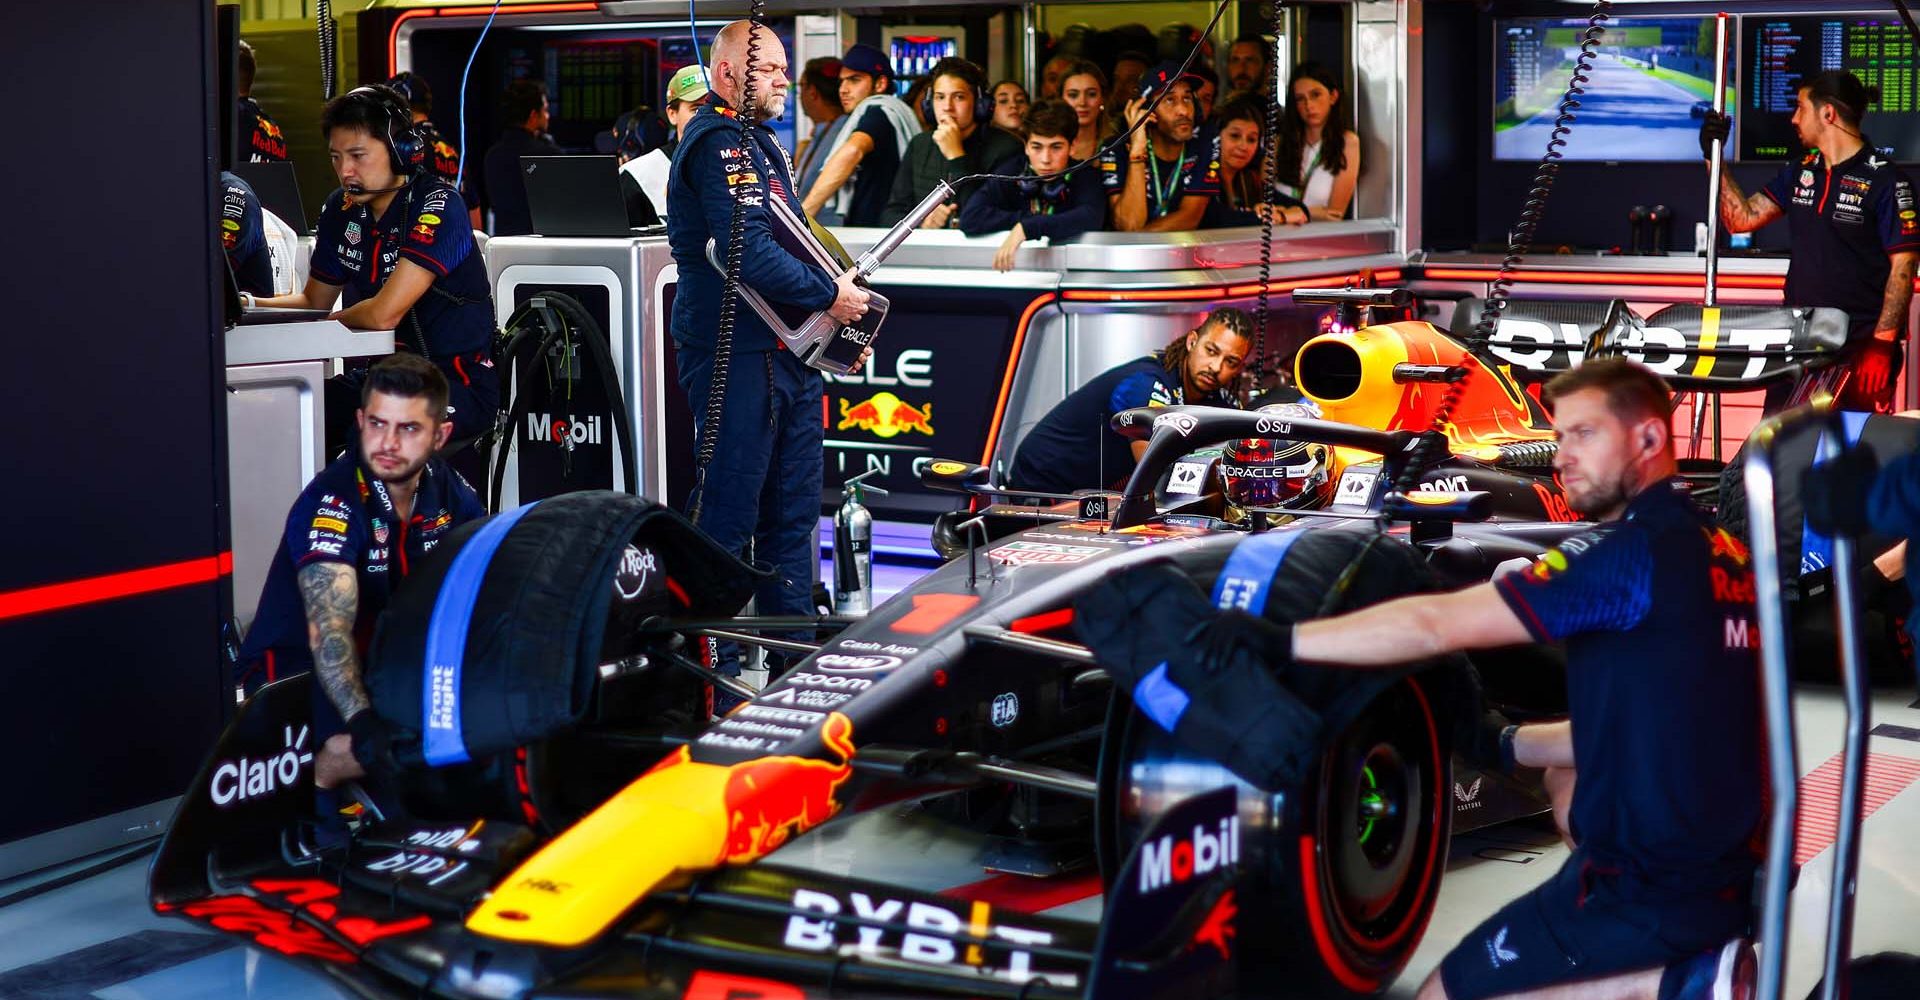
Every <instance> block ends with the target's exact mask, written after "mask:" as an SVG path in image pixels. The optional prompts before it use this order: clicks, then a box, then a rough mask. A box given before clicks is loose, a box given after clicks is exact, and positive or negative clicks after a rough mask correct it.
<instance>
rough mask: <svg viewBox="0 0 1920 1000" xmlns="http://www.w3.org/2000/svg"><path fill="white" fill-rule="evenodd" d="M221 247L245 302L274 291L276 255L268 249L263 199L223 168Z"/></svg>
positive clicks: (221, 181)
mask: <svg viewBox="0 0 1920 1000" xmlns="http://www.w3.org/2000/svg"><path fill="white" fill-rule="evenodd" d="M220 249H221V250H222V251H223V252H224V253H226V255H227V266H228V267H230V268H232V269H233V282H234V287H236V288H238V289H239V290H240V294H241V296H242V299H241V301H242V302H244V301H246V300H247V299H251V298H255V297H257V296H263V295H272V294H273V255H272V254H270V253H268V252H267V233H266V226H265V223H264V222H263V221H262V220H261V218H260V198H259V197H258V196H257V195H255V194H254V193H253V188H252V186H251V185H249V184H248V183H247V182H246V181H243V180H241V179H240V178H238V177H236V176H234V175H233V174H232V173H231V172H229V171H225V170H222V171H220Z"/></svg>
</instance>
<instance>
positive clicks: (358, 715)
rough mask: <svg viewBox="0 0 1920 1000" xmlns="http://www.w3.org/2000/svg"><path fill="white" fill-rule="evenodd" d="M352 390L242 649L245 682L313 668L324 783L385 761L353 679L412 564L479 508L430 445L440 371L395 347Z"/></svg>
mask: <svg viewBox="0 0 1920 1000" xmlns="http://www.w3.org/2000/svg"><path fill="white" fill-rule="evenodd" d="M360 392H361V396H360V399H361V404H360V409H359V410H358V411H356V412H355V414H354V421H355V426H356V428H357V431H358V435H357V438H356V446H355V447H353V448H351V449H349V450H348V451H347V453H346V454H344V455H342V456H340V457H339V458H337V459H335V460H334V461H333V463H332V464H331V465H328V466H327V467H326V468H325V469H322V470H321V472H320V474H319V475H317V476H315V477H314V478H313V481H312V482H310V483H308V484H307V487H306V489H304V490H302V491H301V492H300V496H299V499H297V500H295V501H294V503H293V509H292V511H291V512H290V513H289V514H288V515H287V523H286V531H285V534H284V535H283V536H282V537H281V542H280V546H279V548H278V549H277V550H276V551H275V552H274V554H273V565H272V567H271V568H270V569H269V570H268V571H267V582H266V586H265V587H264V588H262V590H261V592H260V606H259V611H258V612H257V613H256V614H255V615H254V619H253V627H252V628H251V629H249V630H248V632H247V638H246V643H245V644H244V645H243V646H242V647H241V650H240V663H241V666H242V668H243V673H242V675H241V678H240V683H241V684H242V686H244V687H245V688H246V689H247V690H248V691H249V692H251V691H252V690H253V689H254V688H256V687H258V686H259V685H261V684H265V683H269V682H271V681H275V680H279V679H281V678H284V677H291V676H293V675H295V674H298V673H302V672H305V671H307V670H312V671H313V672H314V674H315V680H316V681H317V682H318V683H316V684H315V686H314V692H315V694H314V699H313V730H314V737H315V739H314V745H317V746H320V747H321V750H320V753H319V754H318V755H317V756H316V759H315V762H314V776H315V779H316V781H318V782H319V784H320V785H321V787H323V788H325V787H331V786H332V785H334V784H336V783H337V782H339V781H343V780H347V779H349V778H354V777H358V776H359V775H360V773H361V772H362V770H363V769H366V770H373V771H379V770H381V769H383V768H384V769H391V767H392V766H393V762H392V757H391V751H390V748H389V745H388V742H389V741H388V733H387V730H386V726H385V724H384V723H382V722H381V721H380V719H379V717H378V716H377V715H375V714H374V712H373V710H372V707H371V704H370V702H369V701H368V698H367V688H366V684H365V683H364V682H363V681H362V679H361V678H362V675H361V657H362V655H363V654H364V653H365V651H366V648H367V643H368V642H369V640H371V638H372V636H373V625H374V621H375V620H376V619H378V618H379V617H380V612H381V611H382V610H383V609H385V608H386V606H387V599H388V596H389V595H390V594H391V593H392V591H393V589H394V588H395V587H396V586H398V585H399V584H400V582H401V581H402V580H404V579H405V578H406V576H407V573H408V571H409V570H410V568H411V567H413V566H416V565H418V564H419V562H420V560H421V559H422V558H424V557H425V556H426V554H427V553H429V552H431V551H433V547H434V546H435V545H437V544H438V543H439V542H440V540H441V539H442V538H444V537H446V535H447V533H448V532H450V531H452V530H453V529H454V528H456V527H458V526H459V525H461V524H464V523H466V522H467V521H471V520H473V519H475V518H479V517H483V516H485V515H486V509H485V508H484V507H483V506H482V505H481V503H480V498H479V497H477V496H475V495H474V492H473V489H472V487H470V486H468V485H467V483H466V481H465V480H463V479H461V478H460V476H459V474H458V473H455V472H454V471H453V470H452V469H450V468H449V467H448V466H447V463H446V462H445V461H443V460H441V459H440V458H439V457H437V455H436V452H438V451H439V449H440V448H442V447H443V446H445V445H446V443H447V439H448V438H449V437H450V436H451V435H452V434H453V424H452V422H451V421H449V420H448V419H447V418H446V412H447V380H446V378H445V376H443V375H441V374H440V371H439V369H437V368H435V367H434V366H433V365H431V364H428V363H427V362H426V361H425V360H424V359H422V358H419V357H416V356H414V355H411V354H395V355H393V356H391V357H387V358H383V359H381V360H380V362H379V363H377V364H375V365H374V366H373V367H371V368H369V369H368V370H367V377H366V380H365V381H364V382H363V383H361V389H360ZM342 720H345V721H342Z"/></svg>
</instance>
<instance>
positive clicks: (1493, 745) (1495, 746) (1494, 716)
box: [1462, 708, 1520, 776]
mask: <svg viewBox="0 0 1920 1000" xmlns="http://www.w3.org/2000/svg"><path fill="white" fill-rule="evenodd" d="M1519 728H1520V727H1519V726H1516V725H1514V724H1513V723H1511V722H1509V721H1508V720H1507V717H1506V716H1504V715H1501V714H1500V713H1499V712H1496V711H1494V710H1493V709H1491V708H1490V709H1487V711H1486V712H1485V713H1484V714H1483V715H1481V716H1480V719H1479V721H1478V723H1477V724H1475V726H1474V728H1473V742H1472V743H1471V744H1469V745H1468V746H1466V747H1463V748H1462V749H1463V750H1464V751H1465V754H1464V755H1465V756H1466V758H1467V760H1468V762H1470V763H1473V764H1478V765H1479V766H1481V767H1484V768H1487V769H1489V770H1493V771H1498V772H1499V773H1501V774H1505V775H1508V776H1511V775H1512V774H1513V772H1514V771H1515V770H1516V769H1517V768H1518V767H1519V765H1518V764H1517V763H1516V762H1515V761H1514V759H1513V734H1514V733H1515V732H1516V731H1518V730H1519Z"/></svg>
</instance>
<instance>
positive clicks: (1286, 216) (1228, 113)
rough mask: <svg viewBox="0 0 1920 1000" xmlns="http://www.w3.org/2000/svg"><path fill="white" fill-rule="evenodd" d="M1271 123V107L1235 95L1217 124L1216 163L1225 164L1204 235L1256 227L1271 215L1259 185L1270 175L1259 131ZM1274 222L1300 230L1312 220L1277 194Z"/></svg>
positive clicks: (1204, 223)
mask: <svg viewBox="0 0 1920 1000" xmlns="http://www.w3.org/2000/svg"><path fill="white" fill-rule="evenodd" d="M1266 118H1267V107H1266V104H1265V103H1264V102H1262V101H1261V100H1260V99H1259V98H1258V97H1255V96H1254V95H1252V94H1236V95H1234V96H1233V97H1231V98H1228V99H1227V102H1226V103H1225V104H1222V105H1220V114H1219V116H1218V117H1217V118H1215V119H1214V122H1213V162H1215V163H1218V164H1220V193H1219V194H1217V195H1215V196H1214V197H1213V200H1212V201H1210V202H1208V203H1207V210H1206V213H1205V214H1204V215H1202V216H1201V217H1200V228H1202V229H1224V228H1227V227H1230V226H1257V225H1259V224H1260V220H1261V218H1262V217H1263V215H1264V214H1265V212H1266V205H1265V204H1264V202H1263V201H1262V200H1261V198H1260V179H1261V174H1262V173H1263V171H1264V170H1265V167H1264V165H1263V164H1262V160H1261V157H1262V155H1263V154H1264V153H1265V152H1266V147H1265V144H1263V143H1262V142H1261V141H1260V129H1261V126H1262V125H1263V124H1264V123H1265V121H1266ZM1273 203H1274V208H1275V209H1277V210H1278V214H1276V215H1275V216H1274V217H1273V221H1275V222H1278V223H1286V224H1288V225H1299V224H1300V223H1303V222H1306V221H1307V220H1308V218H1309V215H1308V212H1307V210H1306V208H1305V207H1303V206H1302V205H1301V204H1300V203H1299V202H1298V201H1297V200H1295V199H1293V198H1289V197H1287V196H1285V195H1283V194H1280V193H1279V192H1277V191H1276V192H1274V202H1273Z"/></svg>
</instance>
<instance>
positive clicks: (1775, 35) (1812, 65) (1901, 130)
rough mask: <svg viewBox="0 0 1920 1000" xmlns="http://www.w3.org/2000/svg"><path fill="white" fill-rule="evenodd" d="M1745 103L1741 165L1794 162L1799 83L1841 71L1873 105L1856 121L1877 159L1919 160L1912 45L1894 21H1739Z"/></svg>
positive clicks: (1834, 17)
mask: <svg viewBox="0 0 1920 1000" xmlns="http://www.w3.org/2000/svg"><path fill="white" fill-rule="evenodd" d="M1741 20H1742V24H1741V34H1742V35H1743V36H1745V37H1744V40H1743V46H1742V48H1741V52H1742V53H1743V55H1742V56H1741V63H1742V68H1743V69H1744V70H1745V73H1744V79H1745V81H1746V84H1747V86H1746V87H1745V100H1744V101H1743V102H1742V103H1741V105H1740V109H1741V111H1742V114H1741V115H1739V116H1738V117H1740V118H1742V119H1744V120H1743V121H1741V122H1740V123H1739V125H1738V128H1739V130H1740V135H1739V145H1738V147H1737V148H1738V149H1739V150H1740V158H1741V159H1743V160H1785V159H1789V158H1792V157H1794V156H1796V155H1798V154H1799V152H1800V149H1801V144H1800V140H1799V137H1798V136H1796V135H1794V132H1793V124H1792V118H1793V108H1794V105H1795V103H1797V102H1798V101H1799V98H1800V90H1799V87H1800V81H1801V80H1803V79H1805V78H1807V77H1809V76H1812V75H1813V74H1815V73H1818V72H1820V71H1821V70H1829V69H1843V70H1846V71H1847V72H1849V73H1852V74H1853V75H1855V76H1857V77H1859V78H1860V82H1861V83H1864V84H1866V85H1867V86H1869V87H1878V88H1880V102H1879V103H1878V104H1873V105H1869V106H1868V108H1867V114H1866V117H1865V118H1864V119H1863V120H1862V121H1861V123H1860V125H1861V131H1862V132H1863V133H1865V135H1866V136H1867V138H1868V139H1871V140H1872V141H1873V144H1874V145H1875V146H1877V147H1879V149H1880V151H1881V152H1882V153H1883V154H1885V155H1887V156H1891V157H1893V158H1894V159H1896V160H1901V161H1905V162H1913V161H1916V160H1920V106H1916V103H1915V102H1916V94H1915V89H1914V87H1915V81H1914V72H1915V64H1914V44H1913V39H1912V38H1911V37H1909V36H1908V34H1907V30H1906V27H1905V26H1904V25H1902V24H1901V23H1900V19H1899V17H1897V16H1895V15H1893V14H1829V15H1824V16H1821V15H1810V14H1809V15H1799V16H1794V15H1776V14H1749V15H1747V16H1746V17H1744V18H1742V19H1741Z"/></svg>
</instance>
